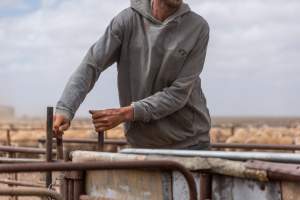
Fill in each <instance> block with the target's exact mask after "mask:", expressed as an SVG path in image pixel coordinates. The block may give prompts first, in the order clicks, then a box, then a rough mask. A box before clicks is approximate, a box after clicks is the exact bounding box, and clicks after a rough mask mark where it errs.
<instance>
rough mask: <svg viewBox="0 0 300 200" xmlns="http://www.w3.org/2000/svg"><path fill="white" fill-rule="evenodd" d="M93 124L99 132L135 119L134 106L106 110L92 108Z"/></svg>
mask: <svg viewBox="0 0 300 200" xmlns="http://www.w3.org/2000/svg"><path fill="white" fill-rule="evenodd" d="M89 112H90V114H91V115H92V119H93V124H94V127H95V130H96V131H97V132H102V131H106V130H109V129H112V128H114V127H116V126H118V125H119V124H121V123H123V122H127V121H132V120H133V107H132V106H127V107H122V108H114V109H106V110H90V111H89Z"/></svg>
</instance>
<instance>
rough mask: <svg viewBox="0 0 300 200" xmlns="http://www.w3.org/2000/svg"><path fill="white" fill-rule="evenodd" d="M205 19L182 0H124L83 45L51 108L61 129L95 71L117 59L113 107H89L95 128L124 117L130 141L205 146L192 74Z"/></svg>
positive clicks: (205, 126)
mask: <svg viewBox="0 0 300 200" xmlns="http://www.w3.org/2000/svg"><path fill="white" fill-rule="evenodd" d="M208 38H209V27H208V24H207V22H206V21H205V20H204V19H203V18H202V17H201V16H199V15H197V14H196V13H194V12H192V11H191V10H190V8H189V6H188V5H187V4H185V3H183V2H182V0H152V1H150V0H131V7H130V8H127V9H125V10H123V11H122V12H121V13H119V14H118V15H117V16H116V17H115V18H114V19H113V20H112V21H111V23H110V25H109V26H108V28H107V29H106V31H105V33H104V35H103V36H102V37H101V38H100V39H99V40H98V41H97V42H96V43H95V44H94V45H93V46H92V47H91V48H90V49H89V51H88V53H87V55H86V56H85V58H84V60H83V61H82V63H81V65H80V66H79V67H78V69H77V70H76V71H75V73H74V74H73V75H72V77H71V78H70V80H69V82H68V84H67V86H66V88H65V90H64V92H63V94H62V97H61V99H60V101H59V102H58V104H57V107H56V116H55V122H54V129H55V131H56V132H57V134H58V132H59V131H64V130H67V129H68V128H69V126H70V121H71V120H72V118H73V116H74V114H75V112H76V110H77V109H78V107H79V105H80V104H81V103H82V101H83V100H84V98H85V96H86V95H87V93H88V92H89V91H90V90H91V89H92V88H93V86H94V84H95V82H96V81H97V79H98V77H99V75H100V73H101V72H102V71H104V70H105V69H106V68H107V67H109V66H110V65H112V64H113V63H115V62H117V69H118V89H119V99H120V105H121V108H117V109H107V110H98V111H97V110H93V111H90V114H91V115H92V119H93V123H94V126H95V130H96V131H105V130H109V129H111V128H113V127H115V126H117V125H119V124H120V123H124V128H125V134H126V138H127V141H128V142H129V144H130V145H131V146H132V147H136V148H176V149H205V148H208V145H209V133H208V132H209V130H210V116H209V111H208V109H207V107H206V99H205V97H204V95H203V93H202V89H201V80H200V78H199V75H200V73H201V71H202V69H203V65H204V60H205V56H206V48H207V43H208Z"/></svg>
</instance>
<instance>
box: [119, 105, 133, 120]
mask: <svg viewBox="0 0 300 200" xmlns="http://www.w3.org/2000/svg"><path fill="white" fill-rule="evenodd" d="M121 113H122V115H123V117H124V122H130V121H133V114H134V110H133V106H126V107H122V108H121Z"/></svg>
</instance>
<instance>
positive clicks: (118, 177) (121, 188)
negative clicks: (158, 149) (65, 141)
mask: <svg viewBox="0 0 300 200" xmlns="http://www.w3.org/2000/svg"><path fill="white" fill-rule="evenodd" d="M85 182H86V186H85V187H86V193H87V195H89V196H91V197H101V198H105V199H115V200H125V199H132V200H135V199H136V200H139V199H143V200H171V199H172V198H171V196H169V195H168V194H170V192H167V193H166V191H170V190H171V189H170V186H171V182H170V183H169V184H168V183H167V182H166V181H165V179H164V175H163V174H162V173H161V172H160V171H141V170H109V171H108V170H106V171H94V172H87V174H86V181H85Z"/></svg>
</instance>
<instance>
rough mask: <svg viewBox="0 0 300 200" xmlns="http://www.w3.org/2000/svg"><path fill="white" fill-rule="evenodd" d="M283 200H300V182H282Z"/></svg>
mask: <svg viewBox="0 0 300 200" xmlns="http://www.w3.org/2000/svg"><path fill="white" fill-rule="evenodd" d="M281 192H282V200H298V199H299V198H300V183H299V182H285V181H283V182H281Z"/></svg>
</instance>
